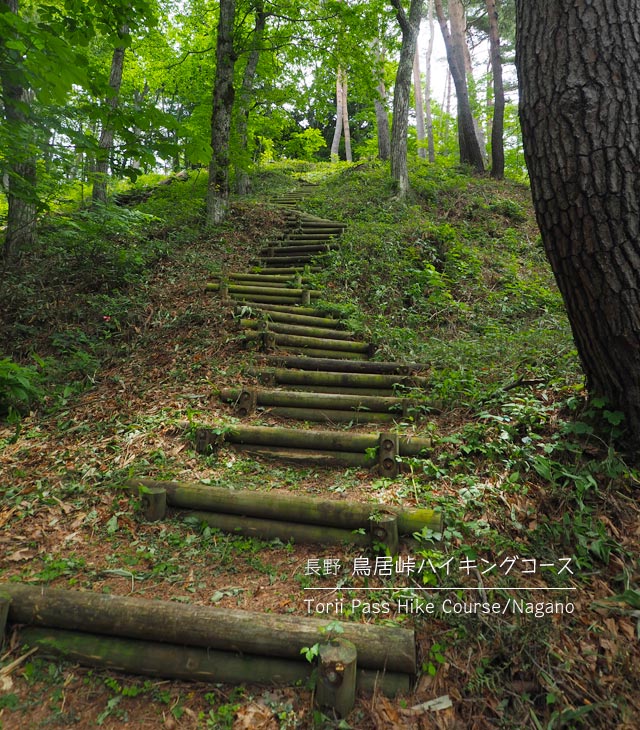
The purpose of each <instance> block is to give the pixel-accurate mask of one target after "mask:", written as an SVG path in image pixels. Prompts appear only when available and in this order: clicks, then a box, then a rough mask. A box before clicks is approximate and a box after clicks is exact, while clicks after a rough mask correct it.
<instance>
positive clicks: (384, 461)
mask: <svg viewBox="0 0 640 730" xmlns="http://www.w3.org/2000/svg"><path fill="white" fill-rule="evenodd" d="M399 454H400V438H399V436H398V434H396V433H381V434H380V441H379V450H378V466H379V468H380V476H382V477H387V478H390V479H393V478H394V477H397V476H398V473H399V472H400V463H399V462H398V459H397V457H398V456H399Z"/></svg>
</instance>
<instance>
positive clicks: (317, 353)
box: [283, 345, 369, 360]
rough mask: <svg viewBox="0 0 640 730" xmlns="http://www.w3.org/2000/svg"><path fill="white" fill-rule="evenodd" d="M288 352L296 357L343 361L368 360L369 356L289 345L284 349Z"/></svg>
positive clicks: (360, 353)
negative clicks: (329, 358) (327, 358)
mask: <svg viewBox="0 0 640 730" xmlns="http://www.w3.org/2000/svg"><path fill="white" fill-rule="evenodd" d="M283 349H284V350H286V351H287V352H290V353H293V354H295V355H304V356H305V357H331V358H336V359H337V358H340V359H341V360H368V359H369V356H368V355H367V354H366V353H362V352H345V351H344V350H328V349H323V350H318V349H316V348H313V347H294V346H291V345H288V346H286V347H283Z"/></svg>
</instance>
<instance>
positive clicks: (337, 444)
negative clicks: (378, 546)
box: [200, 424, 431, 456]
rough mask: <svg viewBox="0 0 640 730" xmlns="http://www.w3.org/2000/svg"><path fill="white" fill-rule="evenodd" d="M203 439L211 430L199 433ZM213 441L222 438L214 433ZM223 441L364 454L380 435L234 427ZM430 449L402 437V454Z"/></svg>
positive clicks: (419, 441) (427, 442)
mask: <svg viewBox="0 0 640 730" xmlns="http://www.w3.org/2000/svg"><path fill="white" fill-rule="evenodd" d="M200 430H201V431H203V432H204V435H206V434H207V432H209V431H210V429H208V428H205V427H203V428H202V429H200ZM212 436H213V437H218V438H219V434H214V433H212ZM224 440H225V441H228V442H229V443H234V444H255V445H259V446H283V447H285V448H303V449H314V450H316V451H350V452H355V453H364V452H365V451H366V450H367V449H376V448H377V447H378V440H379V434H378V433H374V434H367V433H350V432H348V431H315V430H301V429H296V428H271V427H269V426H243V425H241V424H235V425H234V426H233V428H232V429H229V430H228V431H226V432H225V434H224ZM430 448H431V439H425V438H418V437H415V438H412V437H407V436H401V437H400V454H401V455H402V456H416V455H417V454H419V453H420V452H421V451H423V450H425V449H430Z"/></svg>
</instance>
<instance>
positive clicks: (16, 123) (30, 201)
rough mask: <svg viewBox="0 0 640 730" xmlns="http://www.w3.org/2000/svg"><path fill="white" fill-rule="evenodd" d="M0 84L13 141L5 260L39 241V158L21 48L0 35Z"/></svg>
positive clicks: (13, 3)
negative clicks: (37, 215) (37, 196)
mask: <svg viewBox="0 0 640 730" xmlns="http://www.w3.org/2000/svg"><path fill="white" fill-rule="evenodd" d="M18 9H19V7H18V0H0V11H2V12H10V13H14V14H16V15H17V14H18ZM0 51H1V52H2V56H3V57H4V58H3V61H5V62H3V63H0V85H1V86H2V104H3V106H4V117H5V122H6V125H7V128H8V134H7V135H6V136H7V138H8V140H9V142H10V144H9V149H7V150H5V151H4V152H5V156H6V157H7V158H8V165H7V167H8V175H7V182H6V185H5V188H6V195H7V203H8V210H7V225H6V230H5V239H4V247H3V256H4V259H5V261H7V262H9V261H11V260H12V259H14V258H15V257H16V256H17V255H18V253H19V252H20V251H21V250H22V249H23V248H26V247H29V246H32V245H33V244H34V243H35V241H36V214H37V199H36V158H35V155H34V146H35V139H34V137H35V129H34V126H33V122H32V120H31V119H30V114H31V106H30V105H31V102H32V101H33V98H32V97H33V95H32V93H31V92H30V90H29V89H27V88H26V81H25V78H24V74H23V71H22V56H21V54H20V52H19V51H17V50H16V49H12V48H7V47H6V46H5V41H4V40H3V39H1V38H0Z"/></svg>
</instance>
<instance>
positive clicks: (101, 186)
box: [91, 25, 129, 205]
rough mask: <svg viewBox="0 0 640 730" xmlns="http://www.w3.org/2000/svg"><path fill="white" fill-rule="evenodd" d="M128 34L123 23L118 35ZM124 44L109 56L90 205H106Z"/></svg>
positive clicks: (124, 35)
mask: <svg viewBox="0 0 640 730" xmlns="http://www.w3.org/2000/svg"><path fill="white" fill-rule="evenodd" d="M128 35H129V26H127V25H123V26H122V28H121V29H120V37H121V38H126V36H128ZM124 54H125V46H124V45H121V46H117V47H116V48H114V50H113V56H112V57H111V72H110V74H109V86H110V87H111V91H112V93H111V96H110V97H109V98H108V99H107V103H106V117H105V119H104V120H103V122H102V130H101V132H100V140H99V141H98V152H97V155H96V163H95V166H94V168H93V192H92V194H91V202H92V205H106V203H107V180H108V177H109V157H110V155H111V149H112V147H113V134H114V130H113V120H112V118H111V117H112V116H113V114H114V112H115V110H116V109H117V108H118V95H119V93H120V86H121V85H122V72H123V69H124Z"/></svg>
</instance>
